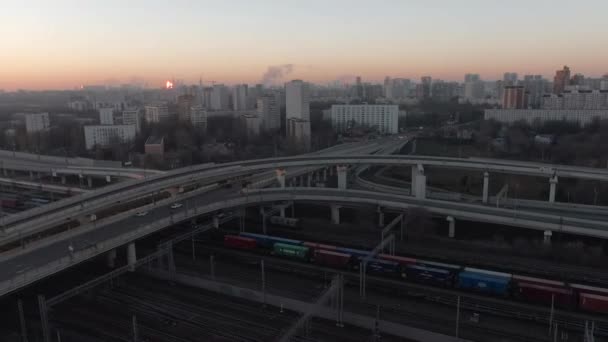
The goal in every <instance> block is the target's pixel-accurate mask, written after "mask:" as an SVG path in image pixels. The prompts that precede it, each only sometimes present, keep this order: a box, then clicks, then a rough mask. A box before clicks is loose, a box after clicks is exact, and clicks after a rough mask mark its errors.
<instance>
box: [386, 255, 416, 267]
mask: <svg viewBox="0 0 608 342" xmlns="http://www.w3.org/2000/svg"><path fill="white" fill-rule="evenodd" d="M378 258H379V259H383V260H390V261H395V262H398V263H399V264H400V265H402V266H407V265H414V264H415V263H416V259H414V258H408V257H402V256H397V255H390V254H382V253H380V254H378Z"/></svg>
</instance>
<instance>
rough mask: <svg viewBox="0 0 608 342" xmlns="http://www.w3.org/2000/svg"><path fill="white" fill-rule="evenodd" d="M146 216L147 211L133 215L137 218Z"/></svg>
mask: <svg viewBox="0 0 608 342" xmlns="http://www.w3.org/2000/svg"><path fill="white" fill-rule="evenodd" d="M146 215H148V212H147V211H140V212H138V213H137V214H135V216H137V217H143V216H146Z"/></svg>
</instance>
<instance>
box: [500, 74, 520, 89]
mask: <svg viewBox="0 0 608 342" xmlns="http://www.w3.org/2000/svg"><path fill="white" fill-rule="evenodd" d="M502 80H503V82H504V85H505V86H514V85H517V73H516V72H505V74H504V75H503V77H502Z"/></svg>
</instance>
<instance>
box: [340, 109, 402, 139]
mask: <svg viewBox="0 0 608 342" xmlns="http://www.w3.org/2000/svg"><path fill="white" fill-rule="evenodd" d="M331 124H332V127H333V128H334V130H336V131H338V132H343V131H345V130H347V129H348V128H350V127H351V125H352V124H357V125H360V126H365V127H370V128H373V127H375V128H376V129H377V130H378V132H380V133H383V134H395V133H397V132H399V106H397V105H369V104H362V105H333V106H331Z"/></svg>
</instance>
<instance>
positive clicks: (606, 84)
mask: <svg viewBox="0 0 608 342" xmlns="http://www.w3.org/2000/svg"><path fill="white" fill-rule="evenodd" d="M600 90H608V74H606V75H604V77H602V80H601V81H600Z"/></svg>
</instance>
